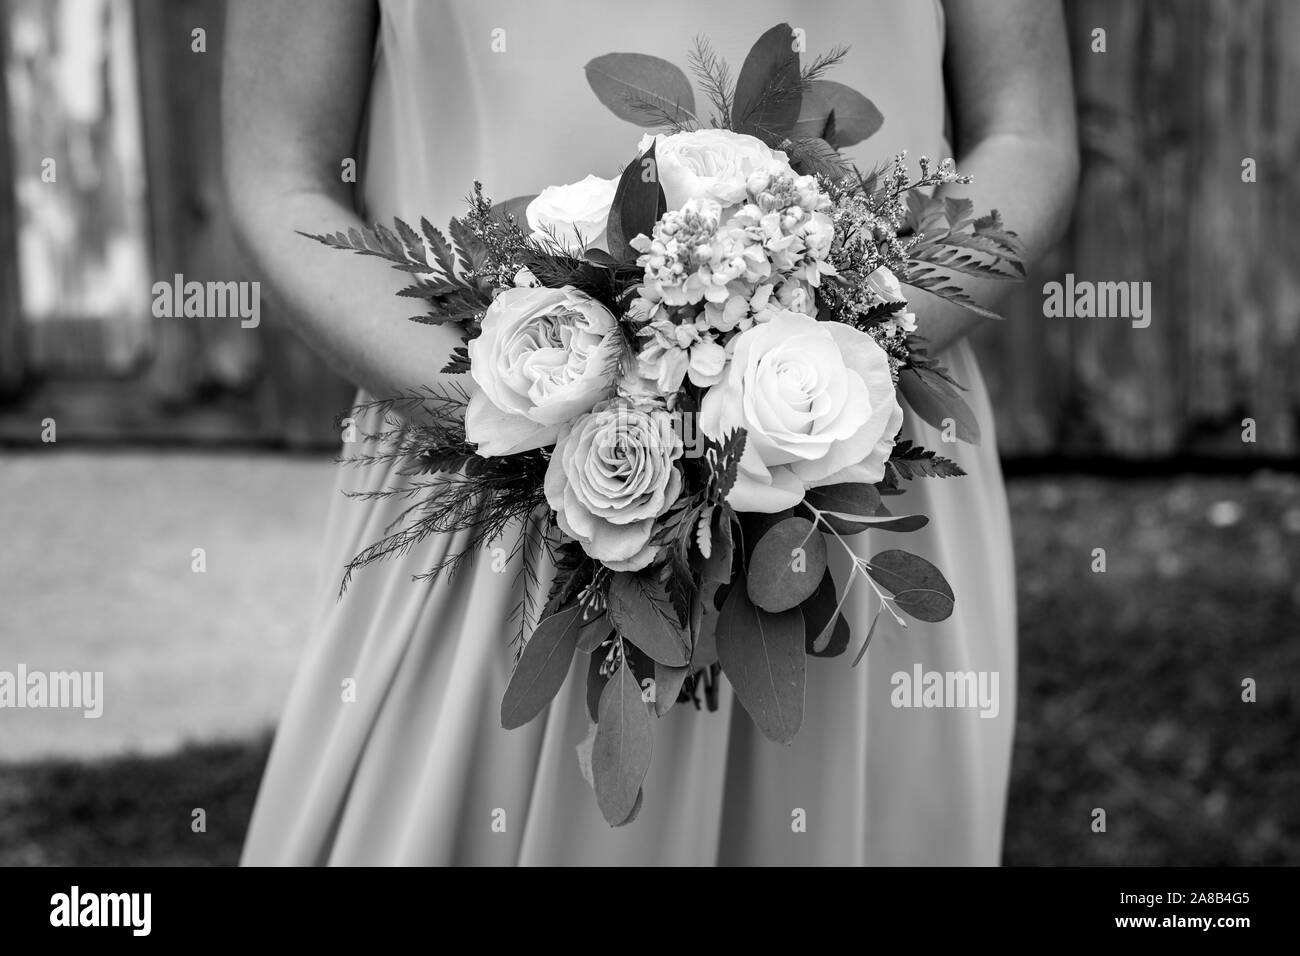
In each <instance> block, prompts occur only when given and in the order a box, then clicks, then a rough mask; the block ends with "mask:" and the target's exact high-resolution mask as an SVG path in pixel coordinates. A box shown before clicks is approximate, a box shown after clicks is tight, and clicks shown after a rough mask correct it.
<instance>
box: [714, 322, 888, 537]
mask: <svg viewBox="0 0 1300 956" xmlns="http://www.w3.org/2000/svg"><path fill="white" fill-rule="evenodd" d="M731 347H732V355H731V362H730V364H729V365H728V367H727V370H726V371H725V372H724V373H723V378H722V381H721V382H719V383H718V384H717V385H715V386H713V387H712V388H710V389H709V391H708V392H707V393H706V394H705V396H704V400H703V402H702V403H701V406H700V430H701V431H702V432H704V434H705V435H708V436H709V437H710V438H713V439H715V440H716V439H720V438H722V436H723V435H725V434H726V433H727V432H730V431H731V430H732V429H735V428H744V429H745V431H746V434H747V439H746V442H745V451H744V453H743V454H742V455H741V459H740V468H739V471H738V474H737V477H736V483H735V485H734V486H733V487H732V489H731V493H730V494H729V495H728V496H727V500H728V502H730V503H731V506H732V507H733V508H735V509H736V510H737V511H758V512H764V513H772V512H776V511H782V510H784V509H786V508H790V507H793V506H794V505H795V504H797V503H798V502H799V501H801V500H802V499H803V496H804V491H805V490H806V489H807V488H811V487H815V486H817V485H828V484H836V483H839V482H847V481H853V482H867V483H874V482H877V481H879V480H880V479H881V478H883V477H884V473H885V462H886V461H887V460H888V458H889V453H890V451H891V450H892V449H893V447H894V438H895V436H896V435H897V434H898V429H899V427H900V426H901V425H902V423H903V410H902V408H901V407H900V406H899V404H898V398H897V396H896V395H895V389H894V384H893V380H892V379H891V377H890V372H889V358H888V356H887V355H886V354H885V351H884V350H883V349H882V348H881V347H880V346H879V345H877V344H876V342H875V340H874V339H872V338H871V336H869V335H867V334H866V333H865V332H860V331H858V330H857V329H855V328H853V327H852V326H848V325H843V324H841V323H838V322H818V321H817V320H816V319H814V318H812V317H811V316H808V315H804V314H802V313H799V312H790V311H781V312H775V313H773V314H772V316H771V318H770V320H769V321H767V322H763V323H760V324H757V325H754V326H753V327H752V328H750V329H748V330H746V331H744V332H741V333H740V334H739V335H737V336H736V337H735V338H734V339H733V340H732V343H731Z"/></svg>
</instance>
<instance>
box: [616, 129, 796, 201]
mask: <svg viewBox="0 0 1300 956" xmlns="http://www.w3.org/2000/svg"><path fill="white" fill-rule="evenodd" d="M652 142H653V143H654V144H655V166H656V168H657V170H658V173H659V185H660V186H662V187H663V190H664V198H665V199H666V200H667V202H668V208H669V209H670V210H671V209H681V208H682V207H683V206H685V205H686V202H687V201H688V200H690V199H697V200H698V199H706V198H707V199H712V200H714V201H716V202H717V203H719V204H720V205H722V206H723V207H727V206H734V205H735V204H736V203H739V202H741V201H743V200H744V199H745V196H746V194H745V186H746V184H747V183H748V182H749V181H750V179H751V177H755V179H754V181H755V182H762V181H763V179H762V177H763V176H767V177H768V178H769V179H770V177H772V176H775V175H780V174H782V173H785V174H787V175H793V171H792V170H791V168H790V160H789V157H787V156H786V154H785V153H783V152H781V151H780V150H776V149H770V148H768V146H767V145H766V144H765V143H764V142H763V141H762V140H760V139H756V138H755V137H753V136H747V135H745V134H744V133H733V132H732V131H731V130H726V129H701V130H694V131H692V132H688V133H671V134H664V133H658V134H653V135H652V134H649V133H647V134H646V135H645V136H644V137H642V139H641V143H640V144H639V146H638V147H637V149H638V150H639V152H640V153H642V154H644V153H645V151H646V150H647V149H649V148H650V144H651V143H652ZM756 174H758V175H757V176H756Z"/></svg>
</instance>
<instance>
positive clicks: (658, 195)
mask: <svg viewBox="0 0 1300 956" xmlns="http://www.w3.org/2000/svg"><path fill="white" fill-rule="evenodd" d="M655 145H656V144H655V143H651V144H650V148H649V149H647V150H646V151H645V152H644V153H643V154H641V155H640V156H638V157H637V158H636V159H635V160H633V161H632V162H630V163H628V165H627V168H626V169H624V170H623V175H621V176H620V177H619V179H618V186H617V187H616V188H615V190H614V200H613V202H612V203H611V204H610V207H609V219H608V220H607V222H606V227H605V238H606V241H607V242H608V243H609V252H610V255H611V256H613V257H614V259H615V260H617V261H619V262H632V261H635V260H636V257H637V251H636V250H635V249H633V248H632V247H631V246H630V245H629V244H628V243H629V242H630V240H632V239H635V238H636V237H637V236H638V235H646V236H648V235H650V234H651V233H652V232H654V227H655V223H656V222H658V221H659V217H660V216H662V215H663V214H664V212H665V211H666V210H667V209H668V200H667V199H665V198H664V190H663V187H662V186H661V185H660V184H659V177H658V175H657V174H656V175H650V176H649V177H648V181H647V171H648V170H649V171H655V165H654V163H655Z"/></svg>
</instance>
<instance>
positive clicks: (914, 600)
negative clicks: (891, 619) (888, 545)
mask: <svg viewBox="0 0 1300 956" xmlns="http://www.w3.org/2000/svg"><path fill="white" fill-rule="evenodd" d="M867 573H868V574H869V575H871V579H872V580H873V581H875V582H876V583H877V584H879V585H880V586H881V587H883V588H885V589H886V590H887V591H889V593H890V594H892V595H893V596H894V604H895V605H897V606H898V609H899V610H900V611H904V612H906V613H908V614H910V615H911V616H912V617H914V618H916V619H917V620H918V621H928V622H931V623H933V622H937V621H943V620H946V619H947V618H948V616H949V615H951V614H952V608H953V602H954V598H953V593H952V588H951V587H950V586H949V584H948V581H947V579H945V578H944V576H943V572H942V571H940V570H939V569H938V568H936V567H935V566H934V565H933V564H931V563H930V562H929V561H927V560H925V558H921V557H918V556H917V555H915V554H911V553H909V552H907V551H898V550H890V551H881V552H880V553H879V554H877V555H875V556H874V557H872V559H871V560H870V561H869V562H868V564H867Z"/></svg>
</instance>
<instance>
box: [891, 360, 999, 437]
mask: <svg viewBox="0 0 1300 956" xmlns="http://www.w3.org/2000/svg"><path fill="white" fill-rule="evenodd" d="M898 389H899V391H901V392H902V393H903V398H905V399H906V400H907V404H908V405H909V406H910V407H911V409H912V411H914V412H916V414H917V415H918V416H920V418H921V419H922V421H924V422H926V424H928V425H930V426H932V427H934V428H938V429H943V428H945V427H947V421H946V420H948V419H951V421H952V423H953V426H954V432H955V434H956V436H957V438H958V439H959V440H960V441H964V442H969V443H970V444H972V445H978V444H979V440H980V427H979V422H978V421H976V419H975V413H974V412H972V411H971V409H970V406H969V405H967V404H966V400H965V399H964V398H962V397H961V395H960V394H959V393H958V392H957V390H956V389H955V388H953V387H952V385H950V384H949V383H948V382H947V381H946V380H945V379H944V378H943V376H941V375H939V374H937V373H935V372H933V371H931V370H930V369H928V368H905V369H903V371H902V372H901V373H900V374H899V376H898Z"/></svg>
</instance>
